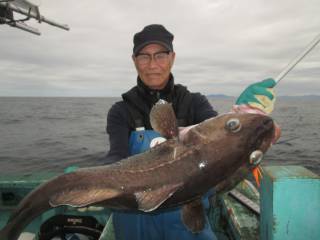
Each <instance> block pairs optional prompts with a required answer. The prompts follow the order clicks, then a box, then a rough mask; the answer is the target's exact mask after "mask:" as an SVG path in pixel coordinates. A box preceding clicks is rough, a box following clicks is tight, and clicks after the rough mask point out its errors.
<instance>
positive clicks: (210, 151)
mask: <svg viewBox="0 0 320 240" xmlns="http://www.w3.org/2000/svg"><path fill="white" fill-rule="evenodd" d="M150 119H151V123H152V126H153V128H154V129H155V130H157V131H158V132H160V133H161V134H162V135H163V136H164V137H166V138H168V140H167V141H166V142H163V143H161V144H159V145H157V146H155V147H154V148H152V149H150V150H149V151H147V152H145V153H142V154H138V155H135V156H132V157H129V158H127V159H124V160H122V161H120V162H118V163H114V164H112V165H107V166H101V167H92V168H84V169H79V170H78V171H75V172H72V173H67V174H63V175H61V176H58V177H55V178H53V179H52V180H50V181H48V182H46V183H44V184H42V185H40V186H39V187H38V188H36V189H35V190H33V191H32V192H31V193H29V194H28V195H27V196H26V197H25V198H24V199H23V200H22V201H21V203H20V204H19V205H18V207H17V208H16V210H15V211H14V212H13V214H12V216H11V217H10V219H9V221H8V223H7V225H6V226H5V227H4V228H3V229H2V230H1V231H0V239H1V240H16V239H17V238H18V236H19V235H20V233H21V232H22V231H23V229H24V228H25V227H26V226H27V224H29V223H30V222H31V221H32V220H33V219H34V218H35V217H37V216H38V215H40V214H41V213H43V212H44V211H46V210H48V209H50V208H52V207H57V206H61V205H70V206H74V207H84V206H89V205H102V206H105V207H109V208H117V209H128V210H141V211H144V212H150V211H153V210H155V209H158V208H170V207H175V206H178V205H183V208H182V209H183V210H182V219H183V222H184V223H185V225H186V226H187V227H188V228H189V229H190V230H191V231H193V232H198V231H201V230H202V228H203V226H204V222H205V220H204V211H203V207H202V205H201V201H200V198H201V196H202V195H204V194H205V193H207V192H208V191H209V190H210V189H211V188H214V187H215V188H216V189H217V190H219V191H222V190H225V189H226V188H229V187H230V185H233V184H235V183H237V182H239V181H240V180H242V179H243V178H244V177H245V176H246V175H247V174H248V173H249V172H250V171H251V170H252V169H254V168H256V167H257V165H258V164H259V162H260V161H261V157H262V155H263V153H264V152H265V151H266V150H267V149H268V148H269V146H270V144H271V141H272V139H273V137H274V130H275V125H274V123H273V121H272V119H271V118H269V117H267V116H263V115H257V114H225V115H221V116H219V117H216V118H211V119H208V120H206V121H204V122H202V123H200V124H198V125H196V126H195V127H193V128H191V129H190V130H189V131H188V132H187V133H186V134H185V135H184V136H183V137H181V136H180V137H179V134H178V128H177V124H176V119H175V116H174V112H173V110H172V107H171V105H170V104H157V105H156V106H155V107H154V108H153V109H152V111H151V113H150Z"/></svg>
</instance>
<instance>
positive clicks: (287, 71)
mask: <svg viewBox="0 0 320 240" xmlns="http://www.w3.org/2000/svg"><path fill="white" fill-rule="evenodd" d="M319 42H320V34H319V35H318V36H317V37H316V38H315V39H314V40H313V41H312V42H311V43H310V44H309V45H308V46H307V47H306V49H305V50H304V51H303V52H302V53H301V54H300V55H298V56H297V57H296V58H294V59H293V60H292V61H291V62H290V63H289V64H288V65H287V66H286V68H285V69H283V70H282V72H281V73H280V74H279V75H278V76H277V77H276V78H275V79H274V80H275V81H276V82H277V84H278V83H279V82H280V81H281V79H282V78H284V77H285V76H286V75H287V74H288V73H289V72H290V71H291V70H292V69H293V68H294V67H295V66H296V65H297V64H298V63H299V62H300V61H301V60H302V59H303V58H304V57H305V56H306V55H307V54H308V53H309V52H310V51H311V50H312V49H313V48H314V47H315V46H316V45H317V44H318V43H319Z"/></svg>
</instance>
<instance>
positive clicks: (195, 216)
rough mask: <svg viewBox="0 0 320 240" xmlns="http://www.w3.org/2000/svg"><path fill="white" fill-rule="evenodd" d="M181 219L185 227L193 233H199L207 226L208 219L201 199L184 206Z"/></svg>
mask: <svg viewBox="0 0 320 240" xmlns="http://www.w3.org/2000/svg"><path fill="white" fill-rule="evenodd" d="M181 215H182V216H181V217H182V221H183V223H184V225H185V226H186V227H187V228H188V229H189V230H190V231H191V232H193V233H199V232H201V231H202V230H203V228H204V227H205V224H206V217H205V212H204V208H203V205H202V202H201V199H197V200H194V201H192V202H190V203H187V204H185V205H183V207H182V211H181Z"/></svg>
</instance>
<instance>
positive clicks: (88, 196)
mask: <svg viewBox="0 0 320 240" xmlns="http://www.w3.org/2000/svg"><path fill="white" fill-rule="evenodd" d="M120 194H121V191H118V190H116V189H109V188H107V189H104V188H101V189H74V190H70V191H64V192H60V193H58V194H55V195H54V196H52V197H51V198H50V200H49V204H50V205H51V206H52V207H57V206H60V205H69V206H72V207H85V206H88V205H90V204H93V203H97V202H101V201H104V200H107V199H111V198H114V197H117V196H119V195H120Z"/></svg>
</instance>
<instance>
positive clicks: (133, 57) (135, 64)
mask: <svg viewBox="0 0 320 240" xmlns="http://www.w3.org/2000/svg"><path fill="white" fill-rule="evenodd" d="M131 58H132V61H133V63H134V66H135V67H136V69H137V70H138V68H137V63H136V58H135V56H134V54H132V56H131Z"/></svg>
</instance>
